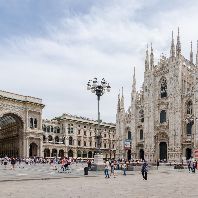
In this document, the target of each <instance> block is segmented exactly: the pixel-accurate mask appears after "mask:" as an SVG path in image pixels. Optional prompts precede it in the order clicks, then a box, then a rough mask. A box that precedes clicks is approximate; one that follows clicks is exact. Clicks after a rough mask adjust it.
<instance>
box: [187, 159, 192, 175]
mask: <svg viewBox="0 0 198 198" xmlns="http://www.w3.org/2000/svg"><path fill="white" fill-rule="evenodd" d="M188 171H189V173H190V172H191V171H192V162H191V160H188Z"/></svg>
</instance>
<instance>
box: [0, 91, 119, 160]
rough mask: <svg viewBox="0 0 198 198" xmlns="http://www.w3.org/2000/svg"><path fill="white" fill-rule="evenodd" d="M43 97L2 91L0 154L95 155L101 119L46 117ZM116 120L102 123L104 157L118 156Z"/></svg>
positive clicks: (0, 100) (20, 155) (66, 116)
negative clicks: (44, 118)
mask: <svg viewBox="0 0 198 198" xmlns="http://www.w3.org/2000/svg"><path fill="white" fill-rule="evenodd" d="M43 108H44V105H43V103H42V100H41V99H39V98H34V97H30V96H23V95H18V94H14V93H9V92H5V91H0V157H4V156H5V155H7V156H9V157H11V156H15V157H33V156H39V157H55V156H56V157H63V156H67V157H74V158H77V157H79V158H93V156H94V154H95V152H96V143H95V132H96V129H97V124H98V123H97V121H94V120H90V119H88V118H84V117H78V116H72V115H69V114H63V115H62V116H60V117H58V118H54V119H52V120H43V119H42V110H43ZM115 126H116V125H115V124H112V123H104V122H102V123H100V130H101V132H102V144H101V150H102V152H103V155H104V158H110V157H111V158H113V157H115V148H116V136H115V135H116V132H115Z"/></svg>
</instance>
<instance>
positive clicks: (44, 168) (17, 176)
mask: <svg viewBox="0 0 198 198" xmlns="http://www.w3.org/2000/svg"><path fill="white" fill-rule="evenodd" d="M56 167H57V170H55V169H54V166H51V165H49V164H44V165H43V164H36V165H33V164H32V165H26V164H25V163H22V164H21V165H20V166H19V165H18V164H17V165H16V167H15V170H11V165H8V166H7V168H6V169H5V167H4V166H3V165H0V182H2V181H8V180H25V179H26V180H29V179H41V178H42V179H50V178H59V177H79V176H82V175H83V173H84V172H83V170H84V167H85V164H81V163H80V164H73V165H71V166H70V170H68V171H66V172H65V173H59V172H60V169H61V165H59V164H58V165H56Z"/></svg>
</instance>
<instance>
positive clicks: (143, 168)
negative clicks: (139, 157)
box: [141, 160, 148, 180]
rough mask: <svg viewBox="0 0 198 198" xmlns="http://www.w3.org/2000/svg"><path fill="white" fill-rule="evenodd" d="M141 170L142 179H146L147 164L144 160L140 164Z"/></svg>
mask: <svg viewBox="0 0 198 198" xmlns="http://www.w3.org/2000/svg"><path fill="white" fill-rule="evenodd" d="M141 172H142V177H143V180H147V173H148V164H147V162H146V160H144V162H143V164H142V169H141Z"/></svg>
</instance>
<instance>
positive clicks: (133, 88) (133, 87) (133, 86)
mask: <svg viewBox="0 0 198 198" xmlns="http://www.w3.org/2000/svg"><path fill="white" fill-rule="evenodd" d="M133 92H136V78H135V67H134V72H133V84H132V93H133Z"/></svg>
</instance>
